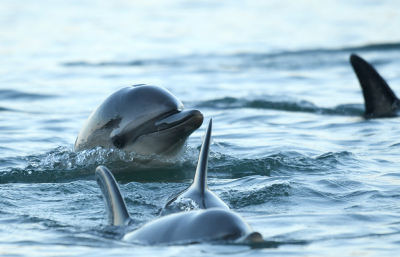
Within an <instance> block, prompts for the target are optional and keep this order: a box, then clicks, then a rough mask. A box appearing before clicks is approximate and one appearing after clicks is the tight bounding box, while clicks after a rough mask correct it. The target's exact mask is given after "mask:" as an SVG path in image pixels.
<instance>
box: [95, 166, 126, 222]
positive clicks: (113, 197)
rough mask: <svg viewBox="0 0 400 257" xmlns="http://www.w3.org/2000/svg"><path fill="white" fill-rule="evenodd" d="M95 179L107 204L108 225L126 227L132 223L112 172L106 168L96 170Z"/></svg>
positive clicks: (100, 167)
mask: <svg viewBox="0 0 400 257" xmlns="http://www.w3.org/2000/svg"><path fill="white" fill-rule="evenodd" d="M95 177H96V181H97V184H99V186H100V189H101V192H102V193H103V197H104V200H105V203H106V208H107V213H108V224H109V225H113V226H125V225H128V224H129V222H130V221H131V218H130V216H129V213H128V209H127V208H126V204H125V201H124V198H123V197H122V194H121V191H120V190H119V187H118V184H117V182H116V181H115V178H114V176H113V175H112V174H111V172H110V170H109V169H107V168H106V167H104V166H99V167H97V169H96V172H95Z"/></svg>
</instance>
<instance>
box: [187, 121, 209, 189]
mask: <svg viewBox="0 0 400 257" xmlns="http://www.w3.org/2000/svg"><path fill="white" fill-rule="evenodd" d="M211 132H212V119H210V122H209V123H208V126H207V129H206V132H205V133H204V139H203V145H202V146H201V149H200V154H199V160H198V161H197V168H196V173H195V176H194V180H193V184H192V185H191V187H195V188H196V189H197V190H199V192H200V194H201V195H204V192H205V191H206V188H207V166H208V154H209V152H210V144H211Z"/></svg>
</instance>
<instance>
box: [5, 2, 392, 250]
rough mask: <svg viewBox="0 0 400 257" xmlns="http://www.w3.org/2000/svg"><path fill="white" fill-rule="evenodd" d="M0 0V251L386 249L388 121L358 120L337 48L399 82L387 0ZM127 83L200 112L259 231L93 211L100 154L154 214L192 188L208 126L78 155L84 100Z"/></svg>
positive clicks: (351, 78)
mask: <svg viewBox="0 0 400 257" xmlns="http://www.w3.org/2000/svg"><path fill="white" fill-rule="evenodd" d="M0 3H1V4H0V24H1V26H0V27H1V33H0V117H1V123H0V183H1V184H0V196H1V197H0V254H1V255H3V256H35V255H36V256H45V255H49V256H83V255H84V256H131V255H140V256H161V255H162V256H209V255H216V256H223V255H226V254H229V255H231V256H268V255H269V256H275V255H279V256H396V255H398V252H399V251H398V250H399V248H400V172H399V170H400V159H399V157H398V156H399V154H400V118H391V119H389V118H386V119H375V120H365V119H363V118H362V114H363V110H364V105H363V99H362V93H361V89H360V86H359V84H358V81H357V79H356V76H355V74H354V73H353V71H352V68H351V66H350V65H349V61H348V59H349V55H350V53H352V52H355V53H357V54H359V55H360V56H362V57H363V58H365V59H366V60H368V61H370V62H371V63H372V64H373V65H375V67H376V68H377V69H378V71H379V72H380V73H381V74H382V76H383V77H384V78H385V79H386V80H387V81H388V83H389V84H390V85H391V87H392V88H393V90H394V91H395V92H396V93H397V95H400V33H399V28H400V4H399V3H398V2H396V1H374V0H368V1H361V0H360V1H357V0H354V1H333V0H332V1H297V0H292V1H194V0H191V1H180V0H173V1H168V2H167V1H150V0H146V1H122V0H121V1H63V2H61V1H22V0H15V1H0ZM140 83H145V84H155V85H159V86H163V87H165V88H167V89H168V90H170V91H171V92H172V93H173V94H175V95H176V96H177V97H178V98H179V99H180V100H181V101H182V102H183V103H184V104H185V106H186V107H187V108H193V107H195V108H198V109H200V110H201V111H202V112H203V114H204V115H205V120H206V121H208V119H209V118H210V117H212V118H213V144H212V146H211V158H210V160H209V177H210V179H209V187H210V188H211V189H212V190H213V191H214V192H215V193H216V194H218V195H219V196H220V197H221V198H222V199H223V200H224V201H225V202H227V203H228V204H229V205H230V206H231V207H232V209H234V210H235V211H237V212H238V213H240V214H241V215H242V216H243V217H245V219H246V220H247V221H248V222H249V223H250V225H251V226H252V227H253V229H254V230H256V231H259V232H260V233H261V234H262V235H263V237H264V239H265V240H266V241H267V242H268V243H267V244H265V245H263V246H262V247H252V246H249V245H231V244H228V245H226V244H210V243H202V244H194V245H186V246H155V247H154V246H139V245H132V244H128V243H123V242H121V241H120V238H121V236H122V234H123V232H124V231H123V230H119V229H115V228H112V227H108V226H106V212H105V206H104V203H103V199H102V197H101V191H100V189H99V187H98V186H97V184H96V182H95V181H94V176H93V174H94V169H95V167H96V166H97V165H99V164H105V165H107V166H108V167H109V168H110V169H112V170H114V171H121V172H120V174H119V175H117V179H118V181H119V182H120V187H121V190H122V192H123V194H124V195H125V200H126V202H127V205H128V208H129V210H130V212H131V214H132V216H133V217H134V218H136V219H138V220H141V221H143V222H146V221H150V220H153V219H155V218H157V217H158V215H159V210H160V208H161V207H162V206H163V205H164V204H165V202H166V200H167V199H168V198H169V197H170V196H171V195H173V194H175V193H176V192H179V191H180V190H182V189H184V188H185V187H186V186H188V185H189V183H190V181H191V178H192V176H193V174H194V170H195V165H196V161H197V156H198V152H199V148H200V145H201V138H202V135H203V133H204V129H205V125H206V123H207V122H205V124H203V126H202V127H201V128H200V129H199V130H197V131H196V132H195V133H194V134H193V135H192V136H191V137H190V138H189V141H188V145H187V147H186V149H185V152H184V153H183V154H182V155H181V156H180V157H179V158H177V159H176V160H164V161H167V162H170V165H169V166H166V167H147V168H146V167H140V165H137V164H134V163H133V162H132V160H133V159H135V158H137V156H136V155H135V154H134V153H124V152H119V151H110V150H106V149H93V150H90V151H83V152H77V153H75V152H73V151H72V148H73V143H74V141H75V138H76V136H77V134H78V132H79V130H80V128H81V126H82V125H83V123H84V121H85V120H86V118H87V117H88V116H89V114H90V113H91V112H92V111H93V110H94V108H95V107H96V106H97V105H98V104H99V103H100V102H101V101H102V100H103V99H104V98H105V97H106V96H107V95H108V94H110V93H111V92H112V91H114V90H116V89H118V88H120V87H123V86H129V85H133V84H140ZM128 170H131V172H130V173H126V171H128Z"/></svg>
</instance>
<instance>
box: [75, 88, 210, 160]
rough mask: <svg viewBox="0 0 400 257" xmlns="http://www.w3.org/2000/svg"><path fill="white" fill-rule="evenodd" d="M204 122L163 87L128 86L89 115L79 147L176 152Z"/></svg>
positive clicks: (79, 138)
mask: <svg viewBox="0 0 400 257" xmlns="http://www.w3.org/2000/svg"><path fill="white" fill-rule="evenodd" d="M202 123H203V115H202V113H201V112H200V111H198V110H185V108H184V106H183V104H182V102H181V101H179V99H178V98H176V97H175V96H174V95H173V94H171V93H170V92H169V91H168V90H166V89H164V88H162V87H158V86H149V85H135V86H132V87H125V88H121V89H118V90H117V91H115V92H114V93H112V94H111V95H110V96H108V97H107V98H106V99H105V100H104V101H103V102H102V103H101V104H100V105H99V106H98V107H97V108H96V110H94V111H93V113H92V114H91V115H90V116H89V118H88V119H87V120H86V122H85V124H84V125H83V127H82V129H81V131H80V132H79V135H78V137H77V140H76V142H75V150H78V151H79V150H83V149H87V148H92V147H96V146H102V147H109V148H118V149H121V150H125V151H135V152H137V153H139V154H142V155H148V154H153V153H155V154H163V155H167V156H169V155H174V154H176V153H177V152H178V151H179V150H180V149H181V147H182V146H183V145H184V144H185V142H186V139H187V138H188V137H189V136H190V135H191V134H192V133H193V132H194V131H195V130H196V129H197V128H199V127H200V126H201V124H202Z"/></svg>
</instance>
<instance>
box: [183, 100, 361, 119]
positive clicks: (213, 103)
mask: <svg viewBox="0 0 400 257" xmlns="http://www.w3.org/2000/svg"><path fill="white" fill-rule="evenodd" d="M190 105H193V106H195V107H196V108H215V109H239V108H250V109H271V110H282V111H290V112H308V113H315V114H321V115H343V116H362V115H364V105H362V104H344V105H338V106H336V107H334V108H323V107H318V106H316V105H314V104H313V103H312V102H309V101H305V100H296V99H282V98H279V97H276V96H263V99H246V98H233V97H224V98H220V99H214V100H209V101H202V102H197V103H196V102H194V103H190Z"/></svg>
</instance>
